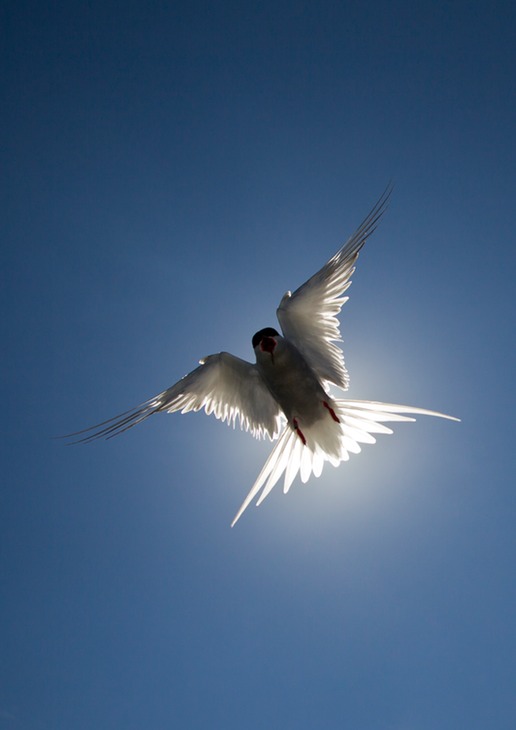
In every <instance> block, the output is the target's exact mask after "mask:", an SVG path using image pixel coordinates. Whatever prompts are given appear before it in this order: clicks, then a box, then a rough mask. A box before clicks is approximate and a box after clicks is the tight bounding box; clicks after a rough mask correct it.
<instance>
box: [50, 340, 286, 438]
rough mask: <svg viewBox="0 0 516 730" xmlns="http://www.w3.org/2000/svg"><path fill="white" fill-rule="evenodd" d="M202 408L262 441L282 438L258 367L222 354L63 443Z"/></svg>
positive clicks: (110, 434)
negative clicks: (157, 392) (137, 403)
mask: <svg viewBox="0 0 516 730" xmlns="http://www.w3.org/2000/svg"><path fill="white" fill-rule="evenodd" d="M201 408H204V410H205V411H206V413H207V414H208V415H210V414H211V413H213V415H214V416H215V417H216V418H219V419H220V420H222V421H227V422H228V424H231V425H233V426H234V425H235V423H236V422H237V420H238V422H239V424H240V427H241V428H243V429H245V430H246V431H250V432H251V433H252V434H253V436H256V437H257V438H261V437H263V436H266V435H267V436H269V438H270V439H275V438H277V436H278V434H279V430H280V426H281V425H282V423H283V421H284V418H283V416H282V412H281V410H280V408H279V406H278V404H277V403H276V401H275V400H274V399H273V397H272V396H271V394H270V392H269V390H268V389H267V386H266V385H265V383H264V382H263V380H262V378H261V376H260V374H259V373H258V370H257V368H256V365H252V364H251V363H249V362H247V361H246V360H241V359H240V358H239V357H235V356H234V355H231V354H230V353H228V352H220V353H218V354H217V355H209V356H208V357H206V358H204V360H201V364H200V365H199V367H198V368H196V369H195V370H192V372H191V373H188V375H185V376H184V378H182V379H181V380H179V381H178V382H177V383H175V385H172V386H171V387H170V388H168V389H167V390H164V391H163V392H162V393H159V395H156V396H154V398H150V399H149V400H147V401H145V403H141V404H140V405H139V406H136V407H135V408H131V409H130V410H128V411H125V413H121V414H119V415H118V416H114V417H113V418H109V419H108V420H107V421H103V422H102V423H98V424H97V425H96V426H90V427H89V428H85V429H83V430H82V431H76V432H75V433H71V434H68V435H67V436H64V437H63V438H74V437H76V436H77V437H79V438H75V439H74V440H73V441H72V443H81V442H82V443H86V442H88V441H93V440H95V439H99V438H112V437H113V436H117V435H118V434H120V433H123V432H124V431H127V430H128V429H129V428H132V427H133V426H136V424H137V423H141V421H144V420H145V419H146V418H148V417H149V416H152V415H153V414H154V413H163V412H167V413H174V412H175V411H181V413H187V412H188V411H199V410H201Z"/></svg>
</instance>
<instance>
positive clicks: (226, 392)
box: [68, 187, 459, 527]
mask: <svg viewBox="0 0 516 730" xmlns="http://www.w3.org/2000/svg"><path fill="white" fill-rule="evenodd" d="M390 193H391V188H390V187H388V188H387V189H386V190H385V192H384V193H383V195H382V196H381V198H380V199H379V200H378V202H377V203H376V205H375V206H374V207H373V209H372V210H371V212H370V213H369V215H368V216H367V217H366V219H365V220H364V221H363V223H362V224H361V225H360V226H359V228H358V229H357V230H356V231H355V233H354V234H353V235H352V236H351V238H350V239H349V240H348V241H347V242H346V243H345V244H344V246H342V248H340V249H339V251H337V253H336V254H335V255H334V256H333V257H332V258H331V259H330V260H329V261H328V262H327V263H326V264H325V265H324V266H323V267H322V269H321V270H320V271H318V272H317V273H316V274H314V275H313V276H312V277H311V278H310V279H308V281H306V282H305V283H304V284H303V285H302V286H300V287H299V289H296V291H295V292H294V293H293V294H292V293H291V292H290V291H288V292H287V293H286V294H285V295H284V297H283V299H282V300H281V302H280V305H279V307H278V309H277V317H278V321H279V323H280V326H281V330H282V333H283V335H280V334H279V333H278V332H277V330H275V329H274V328H272V327H266V328H265V329H262V330H260V331H259V332H257V333H256V334H255V335H254V337H253V339H252V345H253V349H254V352H255V356H256V363H255V364H252V363H250V362H247V361H246V360H242V359H240V358H239V357H235V356H234V355H231V354H230V353H228V352H220V353H218V354H216V355H209V356H208V357H205V358H204V359H203V360H201V361H200V366H199V367H197V368H196V369H195V370H192V372H191V373H188V375H185V376H184V377H183V378H182V379H181V380H179V381H178V382H177V383H175V384H174V385H172V386H171V387H170V388H167V390H164V391H163V392H162V393H159V394H158V395H156V396H154V398H150V399H149V400H147V401H145V402H144V403H142V404H141V405H139V406H136V407H135V408H132V409H131V410H129V411H126V412H125V413H122V414H120V415H118V416H115V417H113V418H110V419H108V420H107V421H103V422H102V423H99V424H97V425H96V426H91V427H90V428H86V429H83V430H82V431H77V432H75V433H72V434H69V435H68V436H69V437H72V436H81V438H80V439H77V440H75V441H74V442H73V443H85V442H90V441H93V440H94V439H97V438H108V439H109V438H112V437H113V436H116V435H118V434H120V433H123V432H124V431H127V429H129V428H132V427H133V426H135V425H136V424H137V423H140V422H141V421H144V420H145V419H146V418H148V417H149V416H152V415H154V414H155V413H163V412H167V413H173V412H175V411H181V413H187V412H188V411H199V410H201V408H204V410H205V412H206V413H207V414H208V415H209V414H211V413H213V414H214V415H215V417H216V418H218V419H220V420H222V421H227V422H228V424H232V425H233V426H234V425H235V423H236V421H237V420H238V421H239V423H240V427H241V428H243V429H245V430H246V431H250V432H251V433H252V435H253V436H255V437H257V438H261V437H263V436H265V435H267V436H268V437H269V439H270V440H276V439H277V443H276V445H275V446H274V448H273V450H272V452H271V454H270V456H269V458H268V459H267V461H266V463H265V465H264V467H263V469H262V471H261V472H260V474H259V475H258V478H257V479H256V481H255V483H254V484H253V486H252V488H251V490H250V492H249V494H248V495H247V497H246V498H245V500H244V501H243V503H242V505H241V507H240V509H239V510H238V512H237V513H236V515H235V517H234V519H233V522H232V523H231V526H232V527H233V526H234V525H235V523H236V522H237V520H238V519H239V518H240V517H241V515H242V513H243V512H244V510H245V509H246V508H247V507H248V505H249V504H250V503H251V502H252V500H253V499H254V498H255V497H256V496H257V495H258V494H259V493H260V492H261V493H260V494H259V498H258V500H257V505H259V504H261V502H262V501H263V500H264V499H265V497H266V496H267V495H268V494H269V492H270V491H271V489H272V488H273V487H274V485H275V484H276V483H277V482H278V481H279V479H280V478H281V477H282V475H284V485H283V491H284V492H285V493H286V492H288V490H289V489H290V486H291V484H292V482H293V481H294V479H295V477H296V476H297V474H298V473H299V475H300V477H301V481H302V482H306V481H308V479H309V477H310V475H311V474H312V473H313V474H314V475H315V476H316V477H318V476H320V474H321V472H322V469H323V465H324V462H325V461H329V462H330V464H333V466H338V465H339V464H340V462H341V461H347V460H348V459H349V454H357V453H359V452H360V450H361V448H360V444H361V443H367V444H374V443H375V441H376V439H375V436H374V435H373V434H390V433H392V430H391V429H390V428H388V427H387V426H385V425H384V424H385V422H392V421H414V420H415V419H414V418H412V417H411V416H413V415H425V416H438V417H440V418H447V419H449V420H452V421H458V420H459V419H458V418H454V417H453V416H447V415H445V414H444V413H438V412H436V411H429V410H426V409H424V408H415V407H412V406H402V405H395V404H393V403H379V402H376V401H363V400H344V399H340V398H335V397H334V396H332V395H331V394H330V392H329V388H330V386H337V387H338V388H340V389H342V390H347V388H348V385H349V376H348V372H347V370H346V366H345V364H344V356H343V354H342V351H341V349H340V348H339V347H337V345H336V344H335V342H341V341H342V338H341V336H340V331H339V322H338V320H337V315H338V314H339V312H340V310H341V307H342V305H343V304H344V303H345V302H346V301H347V300H348V297H344V296H342V295H343V293H344V292H345V291H346V290H347V289H348V287H349V286H350V284H351V280H350V277H351V275H352V274H353V272H354V270H355V268H354V267H355V263H356V261H357V258H358V254H359V251H360V249H361V248H362V246H363V245H364V243H365V242H366V240H367V239H368V238H369V236H370V235H371V234H372V233H373V232H374V230H375V229H376V227H377V225H378V222H379V220H380V218H381V216H382V215H383V213H384V212H385V209H386V206H387V202H388V199H389V196H390ZM407 414H411V415H407ZM83 434H85V435H83Z"/></svg>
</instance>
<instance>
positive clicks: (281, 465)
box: [231, 399, 460, 527]
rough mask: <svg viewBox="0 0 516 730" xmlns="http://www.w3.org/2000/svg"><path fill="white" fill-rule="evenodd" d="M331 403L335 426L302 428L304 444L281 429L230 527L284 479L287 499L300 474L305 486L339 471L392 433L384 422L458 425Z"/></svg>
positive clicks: (371, 404) (401, 411) (388, 408)
mask: <svg viewBox="0 0 516 730" xmlns="http://www.w3.org/2000/svg"><path fill="white" fill-rule="evenodd" d="M332 403H333V404H334V406H335V414H336V416H337V418H338V423H337V422H336V421H335V420H333V419H332V418H323V419H321V420H319V421H317V422H316V423H314V424H313V425H312V426H310V427H306V426H305V427H303V436H304V438H305V440H306V444H305V443H303V441H302V439H301V438H300V437H299V435H298V434H297V433H296V432H295V431H294V430H292V428H291V427H290V425H289V424H287V425H286V426H285V428H284V429H283V431H282V433H281V435H280V437H279V440H278V442H277V443H276V445H275V446H274V448H273V450H272V451H271V454H270V456H269V458H268V459H267V461H266V462H265V465H264V467H263V469H262V470H261V472H260V474H259V475H258V478H257V480H256V481H255V483H254V484H253V486H252V488H251V491H250V492H249V494H248V495H247V497H246V498H245V500H244V501H243V503H242V505H241V507H240V509H239V510H238V512H237V513H236V515H235V517H234V519H233V522H232V523H231V527H233V526H234V525H235V524H236V522H237V521H238V520H239V519H240V517H241V516H242V514H243V512H244V511H245V510H246V509H247V507H248V506H249V504H250V503H251V502H252V501H253V499H254V498H255V497H256V496H257V495H258V493H259V492H260V490H261V494H260V496H259V498H258V501H257V502H256V505H257V506H258V505H260V504H261V503H262V502H263V500H264V499H265V497H266V496H267V495H268V494H269V492H270V491H271V490H272V488H273V487H274V486H275V484H276V483H277V482H278V481H279V479H280V478H281V476H282V475H283V474H284V475H285V477H284V483H283V491H284V492H285V494H286V493H287V492H288V490H289V489H290V486H291V484H292V482H293V481H294V479H295V478H296V476H297V474H298V473H299V475H300V477H301V481H302V482H307V481H308V479H309V478H310V476H311V474H314V475H315V476H316V477H318V476H320V475H321V473H322V470H323V466H324V462H325V461H329V462H330V464H332V465H333V466H338V465H339V464H340V462H341V461H348V459H349V455H350V454H358V453H359V452H360V451H361V446H360V444H362V443H366V444H374V443H375V442H376V438H375V435H376V434H391V433H392V429H391V428H389V427H388V426H385V425H384V424H385V423H386V422H394V421H415V420H416V419H415V418H414V417H413V416H418V415H419V416H437V417H438V418H447V419H448V420H450V421H458V420H460V419H458V418H455V417H454V416H447V415H445V414H444V413H438V412H437V411H429V410H427V409H425V408H415V407H413V406H401V405H396V404H394V403H378V402H376V401H363V400H342V399H334V400H332ZM409 414H410V415H409Z"/></svg>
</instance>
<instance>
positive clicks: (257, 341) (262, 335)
mask: <svg viewBox="0 0 516 730" xmlns="http://www.w3.org/2000/svg"><path fill="white" fill-rule="evenodd" d="M279 336H280V334H279V332H277V331H276V330H275V329H274V327H265V328H264V329H263V330H260V331H259V332H257V333H256V334H255V335H254V337H253V349H254V350H255V351H256V350H257V348H258V350H259V351H260V352H269V353H270V354H271V356H272V354H273V352H274V348H275V347H276V345H277V343H278V340H277V338H278V337H279Z"/></svg>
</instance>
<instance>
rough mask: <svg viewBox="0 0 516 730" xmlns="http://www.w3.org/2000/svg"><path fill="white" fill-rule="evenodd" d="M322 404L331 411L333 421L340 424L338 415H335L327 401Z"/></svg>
mask: <svg viewBox="0 0 516 730" xmlns="http://www.w3.org/2000/svg"><path fill="white" fill-rule="evenodd" d="M322 404H323V406H324V407H325V408H327V409H328V410H329V411H330V416H331V417H332V418H333V420H334V421H336V422H337V423H340V421H339V419H338V417H337V414H336V413H335V411H334V410H333V408H332V407H331V406H330V405H329V404H328V403H327V402H326V401H325V400H323V402H322Z"/></svg>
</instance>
